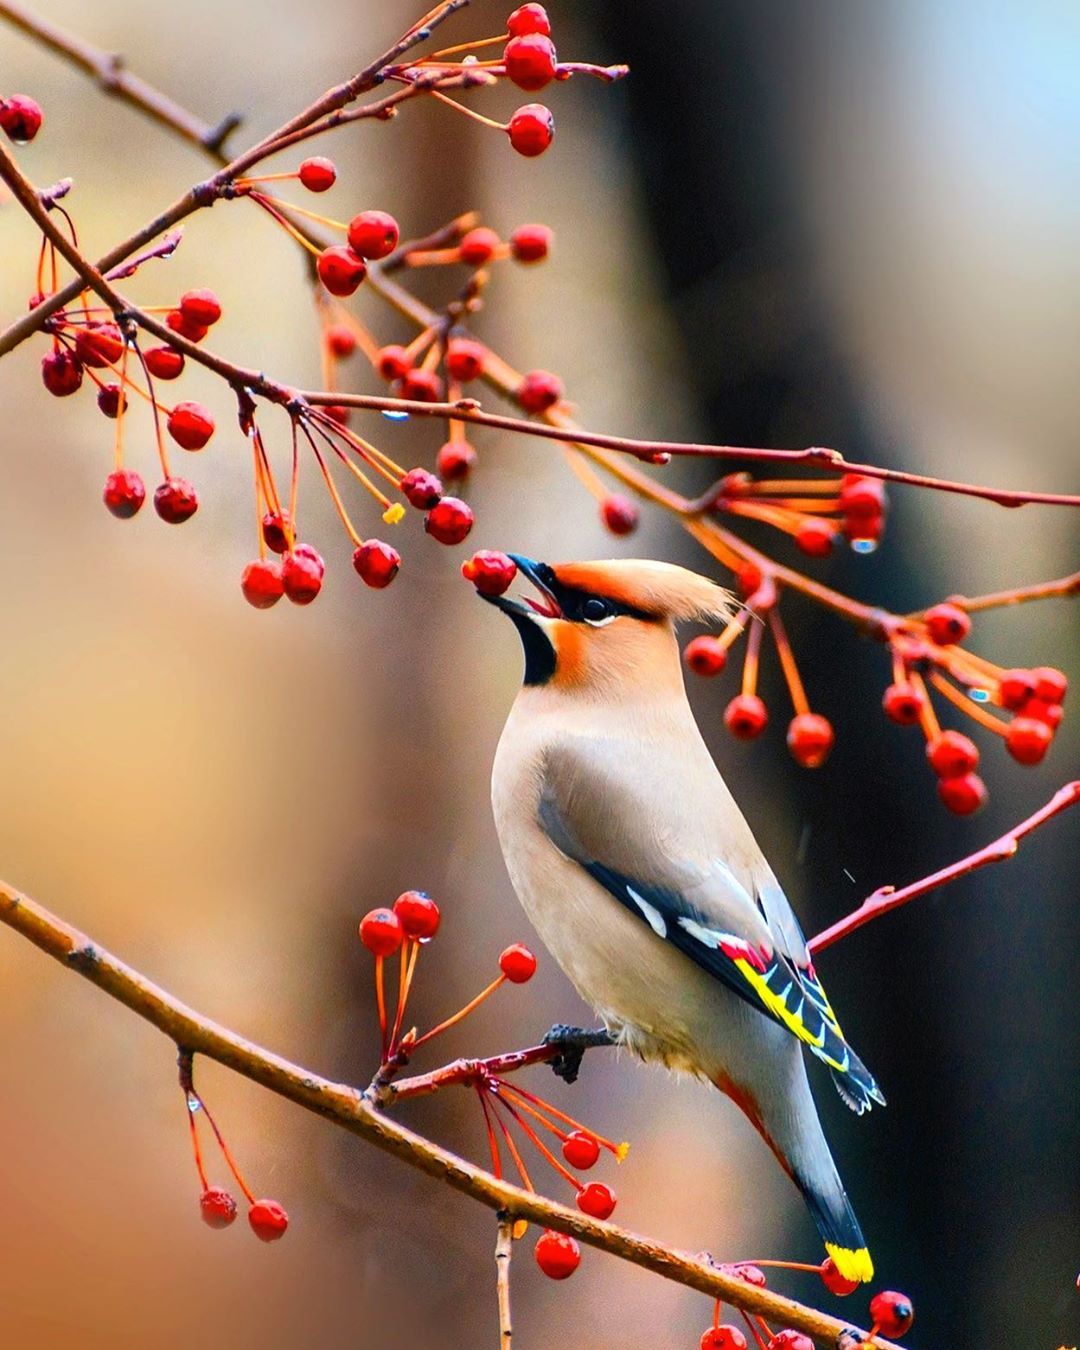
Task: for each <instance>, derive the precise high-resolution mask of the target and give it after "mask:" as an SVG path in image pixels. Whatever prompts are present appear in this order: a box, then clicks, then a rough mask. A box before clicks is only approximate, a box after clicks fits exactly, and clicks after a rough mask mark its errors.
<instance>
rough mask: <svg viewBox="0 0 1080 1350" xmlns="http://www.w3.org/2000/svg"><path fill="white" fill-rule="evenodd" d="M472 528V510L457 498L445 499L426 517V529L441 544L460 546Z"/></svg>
mask: <svg viewBox="0 0 1080 1350" xmlns="http://www.w3.org/2000/svg"><path fill="white" fill-rule="evenodd" d="M472 527H473V513H472V509H471V508H470V507H468V506H466V504H465V503H464V502H463V501H460V500H459V499H458V498H457V497H443V499H442V500H441V501H440V502H439V503H438V504H437V505H435V506H433V507H432V508H431V510H430V511H429V512H428V513H427V515H426V516H425V517H424V529H425V530H427V532H428V534H430V535H431V537H432V539H437V540H438V541H439V543H440V544H460V543H461V541H462V540H463V539H464V538H466V536H467V535H468V533H469V531H470V530H471V529H472Z"/></svg>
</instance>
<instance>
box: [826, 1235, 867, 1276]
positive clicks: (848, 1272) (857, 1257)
mask: <svg viewBox="0 0 1080 1350" xmlns="http://www.w3.org/2000/svg"><path fill="white" fill-rule="evenodd" d="M825 1250H826V1251H827V1252H828V1253H829V1255H830V1256H831V1257H832V1259H833V1264H834V1265H835V1266H836V1269H837V1270H838V1271H839V1272H840V1274H841V1275H843V1277H844V1279H845V1280H858V1281H859V1283H860V1284H868V1283H869V1282H870V1281H871V1280H872V1279H873V1278H874V1263H873V1261H871V1260H870V1253H869V1252H868V1251H867V1250H866V1248H865V1247H860V1248H859V1249H858V1250H857V1251H855V1250H853V1249H852V1248H851V1247H838V1246H837V1245H836V1244H835V1243H834V1242H826V1244H825Z"/></svg>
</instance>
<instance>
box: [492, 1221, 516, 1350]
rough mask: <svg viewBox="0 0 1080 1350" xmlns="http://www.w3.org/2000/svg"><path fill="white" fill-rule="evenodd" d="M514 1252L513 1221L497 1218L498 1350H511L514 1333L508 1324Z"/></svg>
mask: <svg viewBox="0 0 1080 1350" xmlns="http://www.w3.org/2000/svg"><path fill="white" fill-rule="evenodd" d="M513 1251H514V1221H513V1219H511V1218H509V1217H504V1216H503V1215H501V1214H500V1216H499V1231H498V1235H497V1237H496V1239H495V1291H496V1295H497V1297H498V1302H499V1350H511V1347H512V1345H513V1339H514V1333H513V1328H512V1326H511V1324H510V1258H511V1256H512V1255H513Z"/></svg>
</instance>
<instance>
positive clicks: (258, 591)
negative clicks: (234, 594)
mask: <svg viewBox="0 0 1080 1350" xmlns="http://www.w3.org/2000/svg"><path fill="white" fill-rule="evenodd" d="M240 589H241V590H242V591H243V593H244V599H245V600H246V601H247V602H248V604H249V605H254V606H255V608H256V609H269V608H270V606H271V605H276V604H277V602H278V601H279V600H280V599H281V597H282V596H283V595H284V594H285V583H284V581H283V578H282V570H281V564H280V563H279V562H275V561H274V560H273V559H272V558H257V559H256V560H255V561H254V562H249V563H248V565H247V566H246V567H245V568H244V570H243V572H242V574H241V576H240Z"/></svg>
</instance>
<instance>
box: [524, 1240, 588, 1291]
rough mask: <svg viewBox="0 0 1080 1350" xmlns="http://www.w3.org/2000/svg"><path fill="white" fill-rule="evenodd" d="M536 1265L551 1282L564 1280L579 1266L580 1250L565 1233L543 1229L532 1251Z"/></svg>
mask: <svg viewBox="0 0 1080 1350" xmlns="http://www.w3.org/2000/svg"><path fill="white" fill-rule="evenodd" d="M533 1255H534V1256H535V1257H536V1264H537V1265H538V1266H539V1267H540V1269H541V1270H542V1271H543V1272H544V1274H545V1275H546V1276H547V1277H548V1278H549V1279H552V1280H565V1279H568V1278H569V1277H570V1276H571V1275H573V1273H574V1271H575V1270H577V1268H578V1266H579V1265H580V1264H581V1248H580V1247H579V1246H578V1245H577V1243H576V1242H575V1241H574V1239H573V1238H572V1237H569V1236H568V1235H567V1234H566V1233H556V1232H555V1231H554V1229H551V1228H548V1229H545V1231H544V1232H543V1233H541V1234H540V1236H539V1238H537V1241H536V1247H535V1248H534V1250H533Z"/></svg>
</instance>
